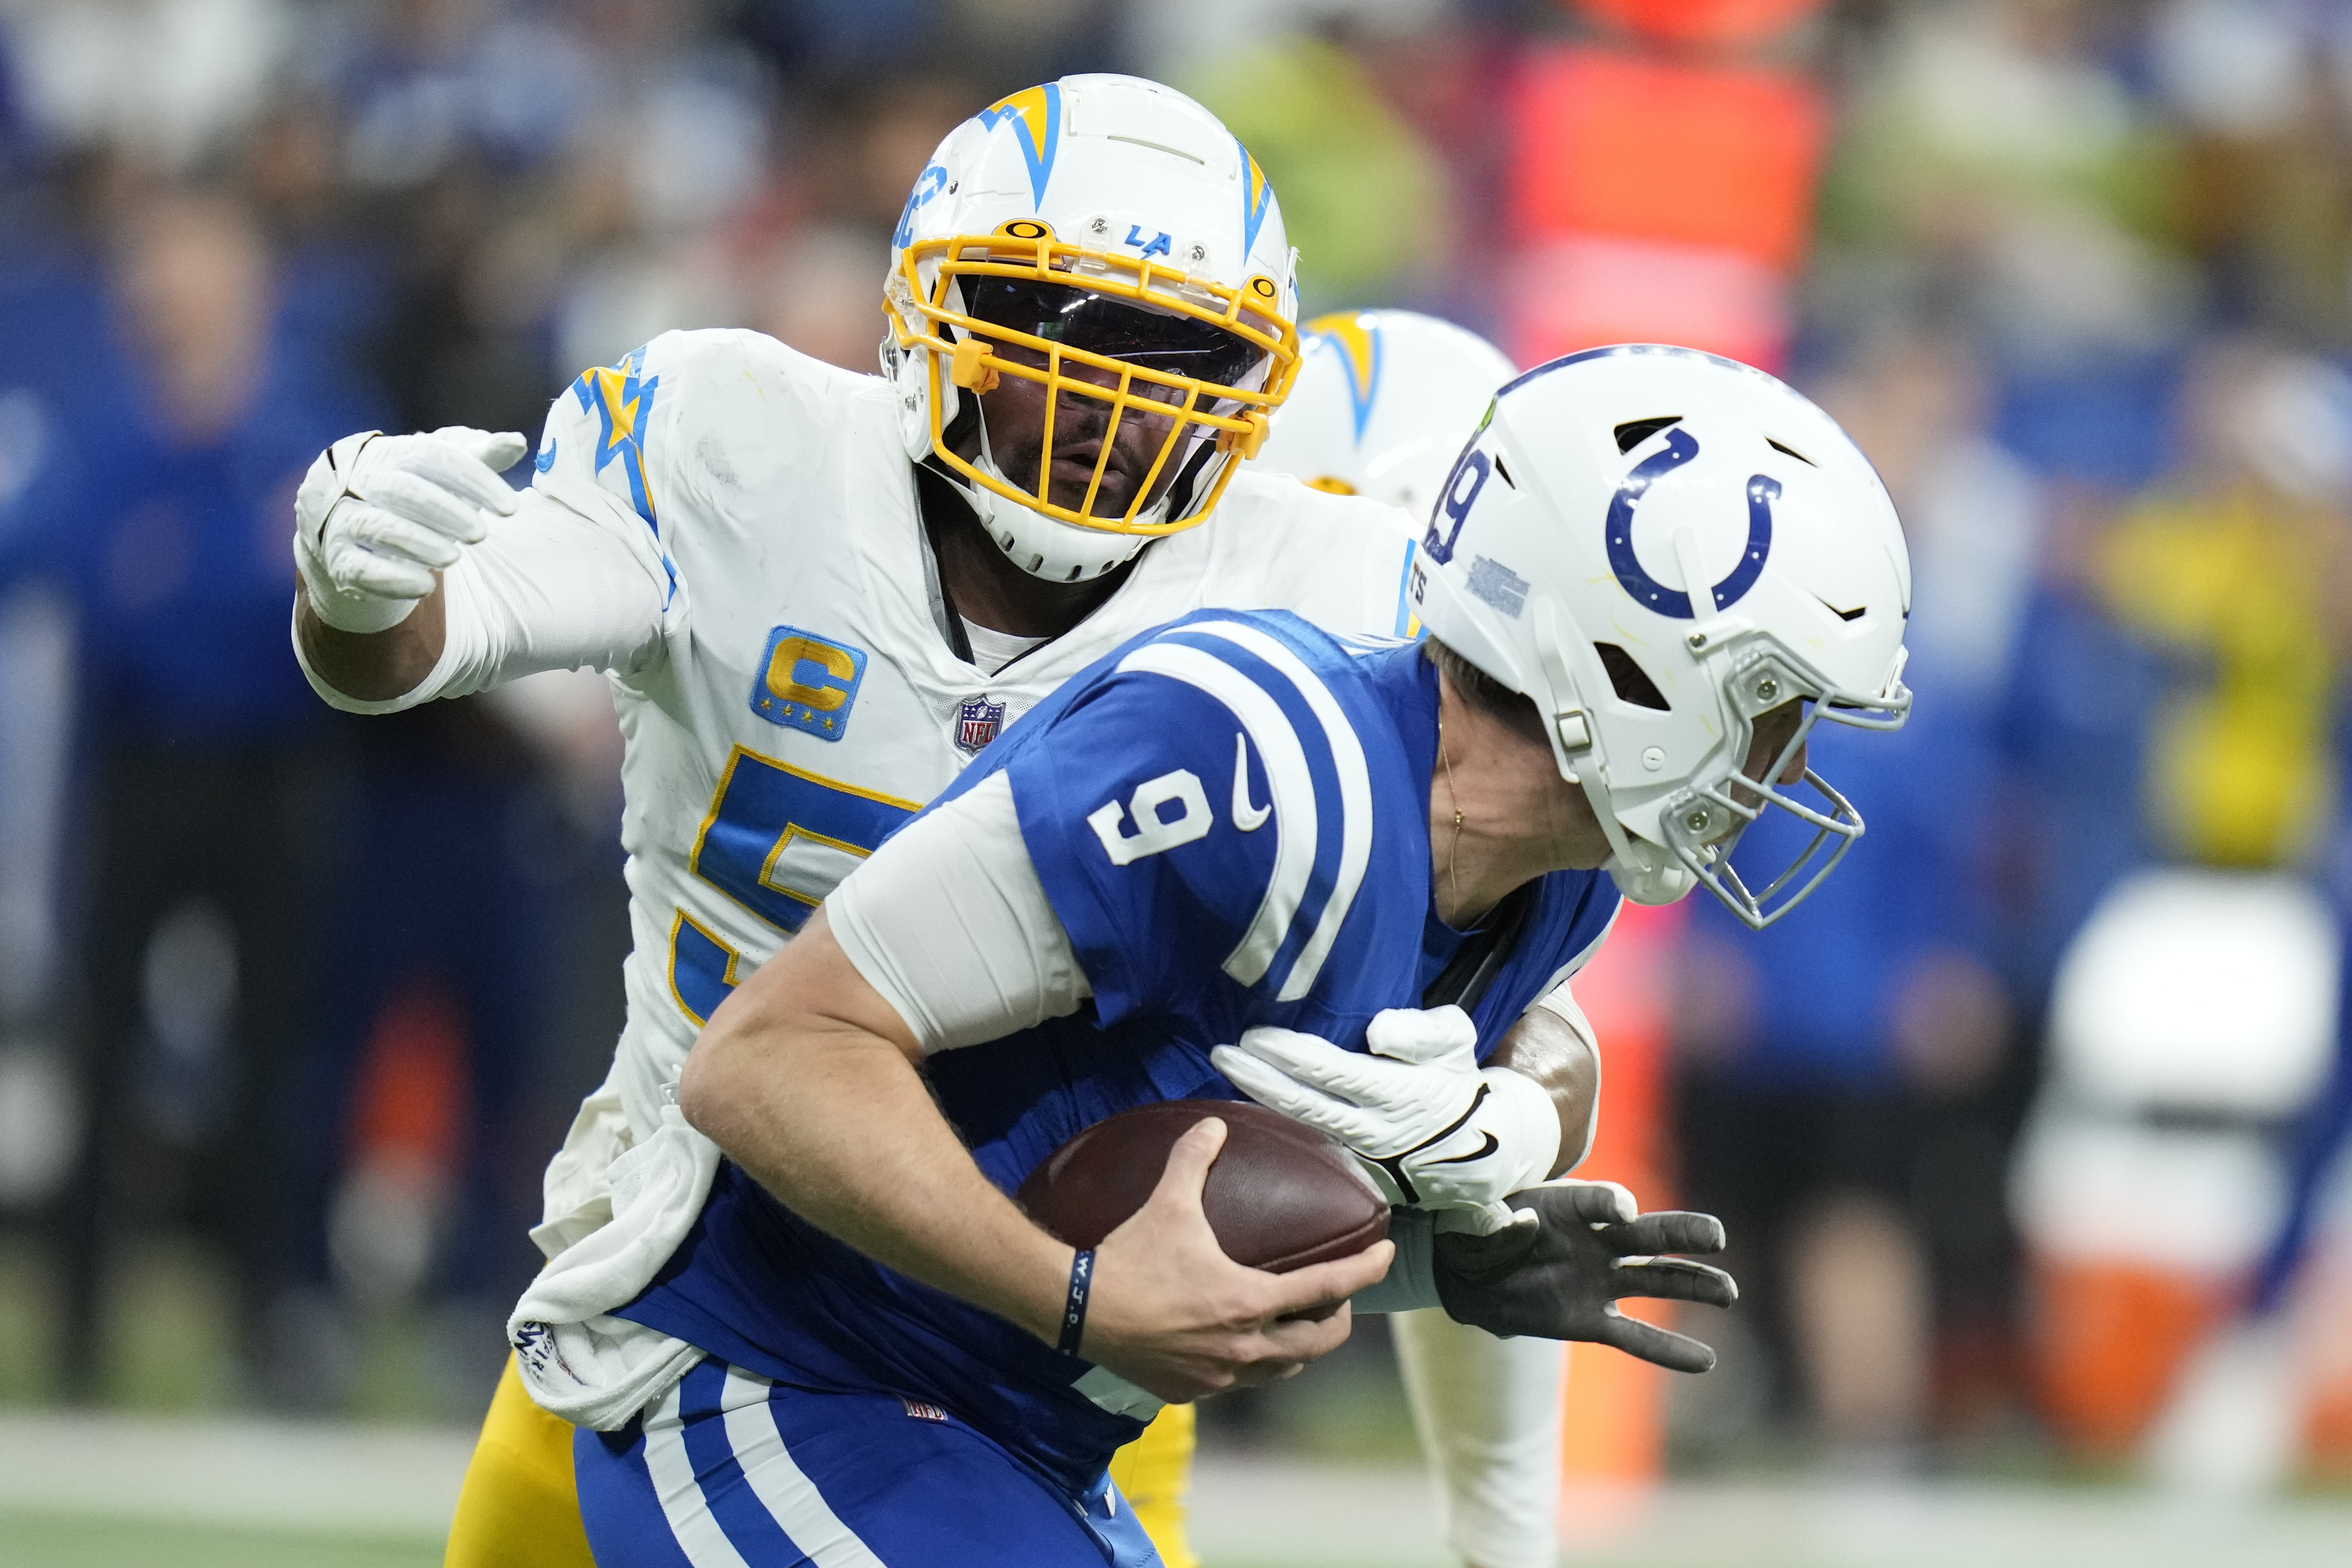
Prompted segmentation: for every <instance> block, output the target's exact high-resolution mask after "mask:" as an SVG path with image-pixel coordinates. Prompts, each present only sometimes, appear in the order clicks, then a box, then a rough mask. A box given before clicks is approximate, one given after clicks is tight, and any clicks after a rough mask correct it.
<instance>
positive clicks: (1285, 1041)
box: [1209, 1007, 1559, 1234]
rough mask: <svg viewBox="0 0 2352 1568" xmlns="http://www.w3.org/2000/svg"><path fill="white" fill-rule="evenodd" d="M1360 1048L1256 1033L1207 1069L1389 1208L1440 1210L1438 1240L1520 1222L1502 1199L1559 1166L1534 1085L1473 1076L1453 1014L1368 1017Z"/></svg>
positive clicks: (1481, 1071)
mask: <svg viewBox="0 0 2352 1568" xmlns="http://www.w3.org/2000/svg"><path fill="white" fill-rule="evenodd" d="M1364 1047H1365V1048H1364V1049H1362V1050H1360V1051H1350V1050H1343V1049H1342V1048H1340V1047H1338V1046H1335V1045H1333V1044H1332V1043H1331V1042H1330V1041H1328V1040H1326V1039H1322V1038H1320V1037H1317V1036H1314V1035H1302V1034H1300V1033H1298V1032H1297V1031H1296V1030H1293V1029H1276V1028H1268V1027H1259V1028H1255V1029H1252V1030H1249V1031H1248V1032H1247V1033H1245V1034H1244V1035H1243V1036H1242V1037H1241V1040H1240V1041H1239V1043H1238V1044H1235V1045H1231V1046H1219V1047H1216V1048H1215V1049H1214V1050H1213V1051H1211V1052H1210V1053H1209V1059H1210V1061H1211V1062H1212V1063H1213V1064H1214V1065H1215V1067H1216V1068H1217V1070H1218V1071H1219V1072H1221V1073H1223V1074H1224V1075H1225V1076H1226V1077H1227V1078H1229V1079H1233V1081H1234V1084H1235V1085H1236V1086H1237V1087H1239V1088H1240V1089H1241V1090H1242V1092H1243V1093H1244V1094H1246V1095H1248V1096H1249V1097H1250V1098H1251V1099H1252V1100H1256V1101H1257V1102H1258V1103H1259V1104H1260V1105H1264V1106H1266V1107H1269V1108H1270V1109H1272V1110H1279V1111H1281V1112H1282V1113H1283V1114H1284V1115H1285V1116H1287V1117H1289V1118H1291V1119H1292V1120H1293V1121H1304V1122H1305V1123H1307V1125H1308V1126H1309V1127H1314V1128H1318V1129H1320V1130H1321V1131H1325V1132H1328V1133H1329V1134H1330V1135H1331V1136H1332V1137H1333V1138H1335V1139H1337V1140H1339V1142H1341V1143H1343V1144H1345V1145H1346V1146H1347V1147H1348V1149H1349V1151H1351V1152H1353V1153H1354V1154H1355V1156H1356V1158H1357V1159H1359V1160H1360V1161H1361V1162H1363V1164H1364V1166H1365V1169H1366V1170H1367V1172H1368V1173H1370V1176H1371V1178H1372V1180H1373V1181H1374V1182H1375V1183H1377V1184H1379V1185H1380V1187H1381V1191H1382V1192H1384V1193H1385V1194H1387V1196H1388V1200H1389V1202H1390V1203H1391V1204H1396V1205H1403V1206H1406V1207H1411V1208H1423V1209H1433V1210H1438V1211H1442V1214H1443V1218H1444V1226H1442V1227H1441V1228H1444V1229H1447V1230H1457V1229H1458V1230H1469V1231H1475V1232H1479V1233H1482V1234H1483V1233H1485V1232H1486V1231H1491V1230H1496V1229H1499V1228H1501V1227H1503V1226H1509V1225H1513V1224H1515V1223H1532V1222H1523V1221H1517V1220H1516V1217H1515V1212H1514V1211H1513V1210H1512V1209H1511V1207H1510V1206H1509V1205H1507V1204H1506V1203H1504V1202H1503V1198H1504V1195H1505V1194H1508V1193H1515V1192H1517V1191H1518V1190H1519V1189H1520V1188H1522V1187H1529V1186H1533V1185H1534V1184H1536V1183H1538V1182H1540V1181H1542V1180H1543V1179H1544V1178H1545V1177H1546V1176H1548V1175H1549V1174H1551V1167H1552V1162H1553V1161H1554V1160H1556V1159H1558V1158H1559V1111H1558V1110H1554V1109H1553V1107H1552V1102H1551V1096H1549V1094H1547V1093H1545V1092H1544V1090H1543V1088H1542V1086H1541V1085H1539V1084H1538V1083H1537V1082H1535V1080H1534V1079H1529V1078H1528V1077H1526V1076H1525V1075H1523V1074H1520V1073H1516V1072H1513V1071H1512V1070H1511V1069H1510V1068H1502V1067H1491V1068H1482V1067H1480V1066H1479V1065H1478V1030H1477V1027H1476V1026H1475V1025H1474V1024H1472V1023H1471V1021H1470V1016H1469V1015H1468V1014H1467V1013H1465V1012H1464V1011H1463V1010H1462V1009H1461V1008H1459V1007H1432V1008H1429V1009H1427V1010H1423V1009H1420V1008H1413V1007H1392V1008H1390V1009H1389V1010H1387V1011H1386V1012H1383V1013H1379V1014H1375V1015H1374V1016H1373V1018H1372V1021H1371V1023H1370V1026H1367V1027H1366V1028H1365V1030H1364Z"/></svg>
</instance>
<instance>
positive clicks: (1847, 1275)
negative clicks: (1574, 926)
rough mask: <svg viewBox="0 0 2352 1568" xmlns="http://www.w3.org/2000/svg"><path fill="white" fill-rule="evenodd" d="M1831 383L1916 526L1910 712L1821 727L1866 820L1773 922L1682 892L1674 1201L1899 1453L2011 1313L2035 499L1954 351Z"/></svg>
mask: <svg viewBox="0 0 2352 1568" xmlns="http://www.w3.org/2000/svg"><path fill="white" fill-rule="evenodd" d="M1822 401H1823V404H1824V405H1825V406H1826V407H1828V408H1829V409H1830V411H1831V412H1832V414H1833V415H1835V416H1837V417H1838V418H1839V419H1840V420H1841V421H1842V422H1843V424H1844V425H1845V426H1846V428H1847V429H1848V430H1849V431H1850V432H1851V433H1852V434H1853V436H1854V437H1855V439H1856V440H1857V442H1858V443H1859V444H1860V445H1861V446H1862V447H1863V448H1864V451H1865V452H1867V453H1868V454H1869V455H1870V457H1871V458H1872V460H1873V462H1874V463H1875V464H1876V465H1877V467H1878V468H1879V470H1880V472H1881V473H1882V474H1883V475H1884V476H1885V479H1886V480H1887V483H1888V487H1889V489H1891V490H1892V491H1893V493H1894V495H1895V500H1896V504H1897V506H1898V508H1899V509H1900V510H1901V512H1902V515H1903V518H1904V522H1905V527H1906V533H1907V534H1908V535H1909V538H1910V542H1911V548H1912V551H1913V558H1912V559H1913V574H1914V583H1915V584H1916V598H1915V602H1914V606H1913V616H1912V621H1911V631H1910V636H1909V639H1908V641H1909V645H1910V647H1911V649H1912V657H1911V663H1910V668H1909V671H1908V673H1907V675H1906V679H1908V680H1909V681H1910V682H1911V684H1912V685H1913V687H1914V688H1915V689H1916V690H1917V691H1918V693H1919V699H1918V705H1917V708H1916V710H1915V711H1914V713H1913V715H1912V717H1911V720H1910V721H1909V722H1908V723H1907V724H1906V726H1905V727H1904V728H1903V729H1902V730H1901V731H1898V732H1896V733H1895V734H1893V735H1878V734H1855V733H1853V732H1850V731H1842V730H1840V729H1839V728H1838V727H1837V726H1834V725H1824V726H1822V727H1821V728H1819V729H1817V730H1816V731H1814V737H1815V738H1814V742H1813V746H1812V756H1811V765H1812V766H1813V767H1814V768H1815V769H1816V770H1817V771H1819V772H1820V773H1822V775H1823V776H1824V777H1826V778H1827V779H1828V780H1829V781H1830V782H1831V784H1833V785H1834V786H1836V787H1837V788H1838V789H1839V790H1840V791H1841V792H1842V793H1844V794H1846V795H1849V796H1850V797H1851V798H1852V799H1853V801H1854V802H1855V804H1856V805H1858V806H1859V808H1860V809H1861V810H1862V812H1863V814H1864V818H1865V819H1866V821H1867V823H1868V825H1869V830H1868V833H1867V835H1866V837H1864V838H1863V839H1862V840H1860V841H1859V842H1858V843H1857V844H1856V845H1855V846H1854V847H1853V851H1852V852H1851V853H1850V854H1849V855H1848V857H1847V858H1846V859H1845V861H1844V862H1843V864H1842V865H1841V866H1840V867H1839V868H1838V869H1837V871H1836V874H1835V875H1833V876H1832V877H1831V878H1830V879H1829V880H1828V881H1827V882H1825V883H1824V884H1822V888H1821V889H1819V890H1818V891H1816V892H1815V893H1814V894H1813V895H1812V897H1811V899H1810V900H1807V901H1806V902H1805V903H1804V904H1803V905H1801V907H1799V908H1798V909H1797V910H1795V911H1794V912H1793V913H1791V914H1790V916H1789V917H1788V918H1787V919H1786V920H1784V921H1780V922H1779V923H1777V924H1775V925H1773V926H1772V927H1770V928H1769V929H1768V930H1766V931H1763V932H1762V933H1760V934H1751V933H1749V932H1748V931H1744V930H1742V929H1740V928H1739V927H1738V923H1737V922H1736V921H1732V920H1731V919H1730V917H1729V916H1727V914H1725V913H1724V912H1723V911H1722V910H1720V909H1719V908H1717V906H1715V905H1713V904H1712V903H1711V902H1708V901H1704V900H1701V901H1698V902H1697V903H1696V905H1695V908H1694V910H1693V913H1692V918H1691V931H1690V935H1689V940H1688V942H1687V944H1686V948H1685V952H1684V954H1683V958H1682V962H1683V963H1684V964H1685V972H1684V973H1683V975H1682V978H1681V984H1680V985H1679V986H1678V990H1679V991H1680V993H1681V1002H1682V1006H1681V1016H1680V1017H1679V1018H1678V1020H1677V1037H1678V1047H1679V1049H1680V1053H1681V1069H1682V1070H1681V1079H1682V1081H1681V1086H1680V1093H1681V1099H1682V1103H1681V1116H1682V1121H1681V1140H1682V1148H1683V1151H1684V1157H1685V1165H1686V1170H1687V1173H1688V1178H1689V1183H1690V1186H1689V1190H1688V1192H1687V1194H1685V1195H1686V1196H1687V1197H1688V1199H1689V1200H1690V1201H1691V1202H1692V1203H1693V1204H1694V1205H1696V1206H1699V1207H1702V1208H1707V1209H1711V1210H1713V1211H1714V1212H1717V1213H1719V1214H1721V1215H1723V1216H1724V1218H1725V1221H1726V1224H1727V1226H1728V1228H1729V1230H1730V1233H1731V1236H1732V1237H1733V1239H1734V1244H1735V1246H1737V1247H1738V1248H1739V1249H1740V1251H1741V1253H1742V1259H1741V1269H1742V1273H1741V1278H1742V1279H1743V1281H1747V1280H1753V1281H1754V1282H1755V1284H1756V1285H1757V1286H1758V1287H1759V1289H1757V1290H1756V1292H1755V1299H1756V1300H1757V1301H1758V1303H1759V1306H1760V1307H1761V1308H1762V1309H1763V1311H1762V1317H1763V1327H1764V1332H1765V1334H1766V1336H1767V1339H1768V1342H1769V1350H1770V1351H1771V1352H1773V1360H1774V1362H1775V1363H1777V1366H1778V1369H1779V1371H1780V1379H1779V1381H1780V1394H1781V1395H1782V1397H1783V1399H1784V1400H1785V1401H1786V1402H1788V1403H1790V1404H1794V1405H1798V1406H1799V1407H1801V1408H1802V1409H1804V1410H1806V1411H1808V1412H1809V1413H1810V1414H1811V1415H1812V1417H1813V1418H1814V1419H1815V1421H1816V1422H1817V1423H1818V1426H1819V1429H1820V1431H1821V1432H1822V1435H1823V1436H1824V1437H1825V1438H1826V1439H1827V1440H1828V1441H1829V1442H1830V1443H1831V1444H1832V1447H1834V1448H1835V1449H1836V1450H1838V1451H1840V1452H1841V1453H1842V1454H1844V1455H1847V1456H1851V1457H1854V1458H1863V1457H1868V1458H1871V1460H1872V1462H1874V1463H1885V1462H1898V1463H1899V1462H1901V1459H1902V1457H1903V1456H1904V1455H1905V1454H1906V1452H1909V1451H1910V1450H1911V1449H1912V1448H1913V1447H1915V1446H1916V1445H1917V1444H1918V1443H1920V1442H1921V1441H1922V1440H1923V1439H1924V1438H1925V1437H1926V1436H1927V1431H1928V1422H1929V1415H1930V1405H1931V1390H1932V1385H1933V1382H1934V1377H1933V1373H1934V1370H1935V1367H1934V1357H1935V1352H1936V1351H1937V1346H1938V1343H1939V1341H1940V1342H1942V1343H1943V1344H1944V1345H1946V1346H1949V1347H1954V1348H1955V1352H1956V1353H1957V1354H1958V1355H1960V1356H1961V1357H1963V1358H1968V1357H1974V1358H1975V1359H1978V1360H1981V1359H1983V1358H1984V1356H1985V1354H1986V1353H1987V1352H1985V1350H1984V1349H1982V1348H1981V1347H1983V1346H1985V1345H1987V1344H1988V1343H1997V1342H1998V1340H1999V1337H2000V1331H2001V1327H2002V1324H2003V1321H2004V1320H2005V1317H2006V1304H2005V1292H2004V1290H2003V1289H2002V1280H2003V1279H2004V1278H2005V1275H2006V1256H2005V1255H2006V1242H2005V1233H2004V1230H2003V1223H2002V1219H2001V1207H2000V1194H2001V1190H2002V1188H2001V1172H2002V1168H2003V1161H2004V1155H2005V1151H2004V1148H2003V1142H2002V1135H2001V1130H2000V1126H1999V1119H1998V1117H1997V1116H1996V1115H1995V1114H1994V1113H1993V1110H1992V1108H1991V1105H1990V1097H1991V1092H1992V1090H1993V1088H1994V1086H1995V1085H1996V1084H1997V1083H1998V1082H1999V1080H2000V1069H2001V1067H2002V1063H2003V1060H2004V1057H2005V1054H2006V1052H2007V1048H2008V1042H2009V1030H2010V1005H2011V1004H2010V998H2009V995H2008V992H2007V989H2006V987H2005V986H2004V985H2003V984H2002V982H2001V980H2000V976H1999V973H1998V972H1997V970H1996V969H1995V968H1994V967H1993V965H1992V963H1990V956H1989V955H1990V931H1989V928H1988V921H1987V916H1988V913H1989V910H1988V904H1987V887H1986V869H1987V868H1986V866H1985V864H1984V859H1985V857H1984V847H1985V846H1986V844H1987V843H1988V842H1989V841H1990V837H1991V836H1992V834H1993V832H1994V831H1995V830H1996V828H1997V826H1998V819H1997V811H1998V805H1997V802H1998V795H1997V793H1996V790H1995V784H1996V773H1995V767H1994V754H1993V752H1992V748H1991V744H1990V739H1991V736H1990V731H1991V719H1992V714H1993V710H1994V702H1995V698H1996V696H1997V694H1998V693H1999V691H2000V689H2001V687H2002V684H2003V682H2004V679H2005V678H2006V676H2007V674H2008V671H2009V668H2010V666H2011V658H2012V657H2013V653H2014V648H2015V639H2016V635H2017V628H2018V626H2019V622H2020V616H2021V608H2022V605H2023V602H2024V599H2025V595H2026V589H2027V585H2028V575H2029V571H2030V564H2031V559H2032V534H2033V531H2034V529H2035V527H2036V523H2037V519H2038V514H2039V510H2040V497H2039V495H2038V493H2037V491H2036V489H2035V486H2034V485H2033V483H2032V480H2031V479H2029V478H2028V477H2027V475H2026V474H2025V472H2024V471H2023V469H2022V468H2021V467H2020V466H2019V465H2018V464H2017V463H2016V462H2015V460H2014V459H2012V458H2009V457H2008V456H2007V455H2006V454H2005V453H2003V452H2001V451H2000V449H1999V448H1998V447H1993V446H1992V445H1990V443H1989V442H1988V441H1986V440H1985V439H1984V438H1983V437H1981V436H1980V435H1979V434H1978V433H1977V432H1978V430H1979V424H1980V418H1981V408H1980V403H1981V388H1980V386H1979V377H1978V374H1977V372H1976V370H1975V367H1974V363H1973V361H1972V359H1971V357H1970V356H1969V353H1967V352H1966V350H1965V349H1964V348H1963V347H1961V346H1960V345H1958V344H1957V343H1954V342H1950V341H1948V340H1936V339H1919V338H1909V337H1904V338H1897V339H1895V340H1892V341H1889V342H1881V343H1879V344H1877V345H1875V346H1874V347H1873V348H1872V349H1870V350H1869V351H1867V352H1866V353H1864V355H1863V356H1862V357H1861V358H1860V360H1859V361H1858V362H1857V363H1855V364H1853V366H1852V367H1851V368H1850V369H1849V370H1848V371H1846V372H1845V373H1843V374H1841V375H1839V376H1838V377H1836V378H1834V379H1833V380H1832V383H1831V384H1829V385H1828V386H1826V387H1824V388H1823V389H1822ZM1781 815H1782V814H1778V813H1771V814H1768V816H1781ZM1797 826H1798V825H1796V824H1795V823H1794V822H1793V820H1790V821H1787V822H1786V823H1785V825H1784V824H1782V823H1772V822H1769V821H1768V822H1767V823H1764V824H1760V825H1759V826H1758V827H1756V828H1755V829H1752V830H1751V837H1753V838H1754V840H1755V842H1754V844H1753V845H1752V846H1749V845H1743V853H1745V852H1748V851H1749V850H1751V849H1752V851H1753V853H1754V854H1755V855H1756V856H1757V861H1756V863H1757V864H1759V865H1761V864H1765V863H1767V862H1769V863H1770V864H1773V865H1780V864H1783V863H1785V860H1786V858H1787V857H1788V856H1789V855H1790V854H1792V853H1793V852H1794V851H1795V849H1796V848H1797V847H1798V845H1799V844H1800V843H1801V839H1798V838H1796V837H1795V836H1794V833H1793V832H1792V831H1791V830H1792V829H1795V828H1796V827H1797ZM1776 856H1777V857H1779V858H1775V857H1776Z"/></svg>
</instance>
